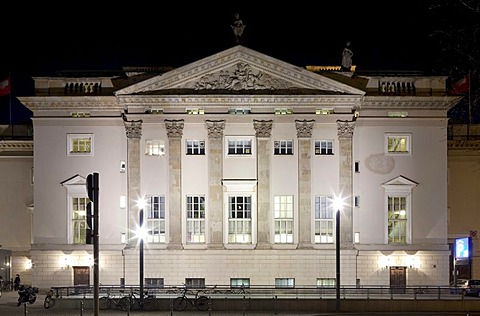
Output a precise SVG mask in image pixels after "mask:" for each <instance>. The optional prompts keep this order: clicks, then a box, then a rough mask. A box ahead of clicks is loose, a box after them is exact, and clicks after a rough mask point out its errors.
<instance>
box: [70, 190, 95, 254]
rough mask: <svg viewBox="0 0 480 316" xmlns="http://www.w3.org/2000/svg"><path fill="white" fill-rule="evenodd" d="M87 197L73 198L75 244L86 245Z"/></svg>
mask: <svg viewBox="0 0 480 316" xmlns="http://www.w3.org/2000/svg"><path fill="white" fill-rule="evenodd" d="M89 202H90V200H89V199H88V198H87V197H72V199H71V203H72V205H71V208H72V228H73V232H72V233H73V243H74V244H85V243H86V236H87V203H89Z"/></svg>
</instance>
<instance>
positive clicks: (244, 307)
mask: <svg viewBox="0 0 480 316" xmlns="http://www.w3.org/2000/svg"><path fill="white" fill-rule="evenodd" d="M242 310H243V316H245V314H246V313H247V301H246V300H245V295H244V296H243V306H242Z"/></svg>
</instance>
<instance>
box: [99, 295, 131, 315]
mask: <svg viewBox="0 0 480 316" xmlns="http://www.w3.org/2000/svg"><path fill="white" fill-rule="evenodd" d="M129 307H130V297H128V296H122V297H115V296H112V295H110V292H108V293H107V295H106V296H102V297H100V298H99V299H98V308H99V309H101V310H107V309H110V308H118V309H121V310H124V311H126V310H128V309H129Z"/></svg>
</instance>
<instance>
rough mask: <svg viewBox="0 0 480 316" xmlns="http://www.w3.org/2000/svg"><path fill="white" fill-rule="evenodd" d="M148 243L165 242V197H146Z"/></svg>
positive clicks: (146, 239)
mask: <svg viewBox="0 0 480 316" xmlns="http://www.w3.org/2000/svg"><path fill="white" fill-rule="evenodd" d="M145 210H146V213H145V214H146V220H145V222H146V223H145V224H146V230H147V237H146V238H145V241H146V242H150V243H164V242H165V197H164V196H159V195H151V196H147V197H146V206H145Z"/></svg>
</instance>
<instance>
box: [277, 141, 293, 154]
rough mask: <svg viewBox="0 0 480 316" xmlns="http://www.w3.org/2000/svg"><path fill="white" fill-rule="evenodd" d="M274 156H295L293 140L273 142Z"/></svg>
mask: <svg viewBox="0 0 480 316" xmlns="http://www.w3.org/2000/svg"><path fill="white" fill-rule="evenodd" d="M273 154H274V155H293V140H276V141H274V142H273Z"/></svg>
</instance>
